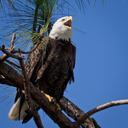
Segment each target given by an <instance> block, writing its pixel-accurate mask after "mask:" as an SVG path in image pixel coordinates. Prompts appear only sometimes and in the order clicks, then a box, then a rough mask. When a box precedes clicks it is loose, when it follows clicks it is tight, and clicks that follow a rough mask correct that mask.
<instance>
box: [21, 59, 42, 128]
mask: <svg viewBox="0 0 128 128" xmlns="http://www.w3.org/2000/svg"><path fill="white" fill-rule="evenodd" d="M19 62H20V65H21V69H22V74H23V76H24V91H25V99H26V101H27V102H28V105H29V110H30V112H31V113H32V115H33V118H34V121H35V124H36V125H37V127H38V128H44V126H43V124H42V122H41V118H40V116H39V114H38V112H37V111H36V108H35V107H34V104H33V103H32V98H31V95H30V86H29V79H28V77H27V74H26V71H25V65H24V61H23V59H20V60H19Z"/></svg>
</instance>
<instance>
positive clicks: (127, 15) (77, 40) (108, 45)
mask: <svg viewBox="0 0 128 128" xmlns="http://www.w3.org/2000/svg"><path fill="white" fill-rule="evenodd" d="M71 13H72V14H73V18H74V20H73V26H74V27H73V38H72V40H73V42H74V44H75V45H76V47H77V60H76V67H75V83H73V84H72V85H70V86H68V88H67V90H66V92H65V96H66V97H68V98H69V99H70V100H72V101H73V102H74V103H76V104H77V105H78V106H79V107H80V108H82V109H83V110H84V111H88V110H89V109H91V108H93V107H95V106H97V105H100V104H103V103H105V102H108V101H112V100H118V99H126V98H128V93H127V89H128V50H127V49H128V35H127V34H128V1H126V0H118V1H116V0H113V1H111V0H106V2H104V4H103V3H102V1H100V0H99V1H97V2H96V5H95V6H92V5H90V6H89V5H88V6H87V7H86V9H85V14H83V13H82V12H80V11H78V10H73V11H71ZM78 29H80V30H78ZM81 31H82V32H81ZM0 32H2V31H1V30H0ZM0 91H2V92H3V93H6V94H5V95H9V98H7V100H6V101H4V102H1V103H0V108H1V111H0V124H1V127H3V128H30V127H35V124H34V123H33V121H30V122H29V123H28V124H25V125H22V124H21V123H19V122H14V121H10V120H9V119H8V117H7V113H8V111H9V108H10V107H11V105H12V103H13V99H14V95H15V92H14V89H12V88H7V89H6V88H3V89H2V88H1V89H0ZM3 95H4V94H3ZM40 113H41V117H42V120H43V122H44V125H45V127H46V128H57V127H58V126H57V125H55V124H54V123H53V122H52V121H51V120H50V119H48V118H47V116H46V115H45V114H44V113H43V112H42V111H41V112H40ZM127 113H128V106H127V105H125V106H119V107H114V108H110V109H107V110H105V111H102V112H99V113H97V114H95V115H94V116H93V117H94V118H95V119H96V120H97V122H98V123H99V124H100V126H101V127H102V128H123V127H128V123H127V122H128V114H127Z"/></svg>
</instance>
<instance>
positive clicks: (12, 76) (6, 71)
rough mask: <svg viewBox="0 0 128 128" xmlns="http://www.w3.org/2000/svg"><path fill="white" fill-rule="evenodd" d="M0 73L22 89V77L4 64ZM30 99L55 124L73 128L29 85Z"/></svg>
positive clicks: (70, 123)
mask: <svg viewBox="0 0 128 128" xmlns="http://www.w3.org/2000/svg"><path fill="white" fill-rule="evenodd" d="M0 73H1V74H2V75H3V76H4V77H5V78H6V79H8V80H9V81H10V82H12V83H13V84H14V85H13V86H14V87H18V88H21V89H23V83H24V82H23V77H22V76H21V75H20V74H19V73H18V72H17V71H16V70H15V69H13V68H12V67H11V66H9V65H8V64H6V63H3V62H2V63H1V64H0ZM30 88H31V90H30V93H31V96H32V99H34V100H35V102H37V104H38V105H39V106H40V107H41V108H42V109H43V110H44V111H45V112H46V113H47V114H48V115H49V116H50V117H51V118H52V120H53V121H54V122H56V123H57V124H58V125H59V126H60V127H61V128H75V127H74V126H73V123H72V122H71V121H70V120H69V119H68V118H67V117H66V116H65V115H64V114H63V112H61V110H59V109H58V105H57V104H56V103H54V104H53V103H51V102H49V100H48V99H47V97H46V96H45V95H44V94H43V93H41V92H40V90H38V89H37V88H35V87H34V85H32V83H30Z"/></svg>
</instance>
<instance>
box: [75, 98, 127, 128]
mask: <svg viewBox="0 0 128 128" xmlns="http://www.w3.org/2000/svg"><path fill="white" fill-rule="evenodd" d="M125 104H128V99H125V100H116V101H111V102H108V103H105V104H102V105H100V106H97V107H95V108H93V109H91V110H90V111H88V112H86V113H85V114H84V115H82V116H81V117H79V119H78V121H77V122H76V125H75V126H76V127H79V126H80V125H81V124H82V123H83V122H84V121H85V120H86V119H87V118H88V117H90V116H91V115H93V114H95V113H97V112H99V111H102V110H104V109H107V108H110V107H114V106H119V105H125Z"/></svg>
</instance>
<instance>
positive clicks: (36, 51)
mask: <svg viewBox="0 0 128 128" xmlns="http://www.w3.org/2000/svg"><path fill="white" fill-rule="evenodd" d="M48 40H49V39H48V38H47V37H45V38H43V39H42V40H41V42H39V43H37V44H36V45H35V46H34V48H33V51H32V52H31V53H30V54H29V56H28V60H27V63H26V66H25V69H26V73H27V76H28V78H29V79H30V81H31V82H33V83H34V82H35V80H36V77H37V73H38V71H39V69H40V68H41V66H42V64H43V63H44V62H43V61H44V58H45V54H46V47H47V43H48Z"/></svg>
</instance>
